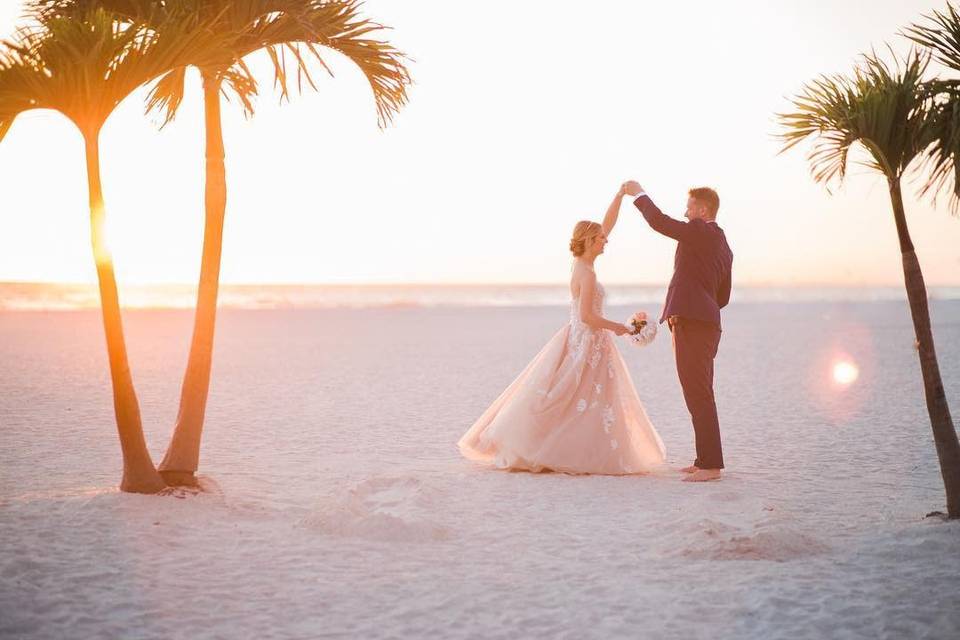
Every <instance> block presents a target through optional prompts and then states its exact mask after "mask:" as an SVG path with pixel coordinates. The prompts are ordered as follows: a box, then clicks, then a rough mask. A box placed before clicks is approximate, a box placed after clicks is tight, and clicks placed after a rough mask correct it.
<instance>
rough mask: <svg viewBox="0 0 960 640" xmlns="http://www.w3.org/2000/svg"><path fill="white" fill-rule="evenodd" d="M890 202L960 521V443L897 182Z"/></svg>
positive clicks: (930, 409)
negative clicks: (948, 401)
mask: <svg viewBox="0 0 960 640" xmlns="http://www.w3.org/2000/svg"><path fill="white" fill-rule="evenodd" d="M890 199H891V201H892V203H893V217H894V220H895V222H896V225H897V237H898V238H899V240H900V253H901V254H902V255H903V279H904V284H905V285H906V288H907V300H908V301H909V303H910V314H911V315H912V316H913V328H914V331H915V332H916V337H917V349H918V351H919V354H920V372H921V374H922V375H923V390H924V394H925V395H926V400H927V413H928V414H929V415H930V425H931V427H932V428H933V441H934V443H935V444H936V448H937V458H938V459H939V461H940V474H941V475H942V476H943V484H944V488H945V490H946V494H947V515H948V516H949V517H951V518H960V442H958V440H957V432H956V430H955V429H954V426H953V420H952V419H951V417H950V408H949V407H948V406H947V396H946V394H945V393H944V391H943V381H942V380H941V378H940V366H939V365H938V364H937V353H936V351H935V350H934V345H933V331H932V330H931V328H930V311H929V309H928V307H927V287H926V285H925V284H924V281H923V273H922V272H921V271H920V262H919V261H918V260H917V254H916V252H915V251H914V248H913V241H912V240H911V239H910V232H909V230H908V229H907V218H906V215H905V213H904V210H903V195H902V194H901V192H900V182H899V180H895V179H892V180H890Z"/></svg>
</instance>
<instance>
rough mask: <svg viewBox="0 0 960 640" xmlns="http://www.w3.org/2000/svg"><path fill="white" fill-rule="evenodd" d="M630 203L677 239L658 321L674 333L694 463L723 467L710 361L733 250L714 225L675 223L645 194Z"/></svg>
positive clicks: (714, 352) (717, 338)
mask: <svg viewBox="0 0 960 640" xmlns="http://www.w3.org/2000/svg"><path fill="white" fill-rule="evenodd" d="M633 204H635V205H636V207H637V208H638V209H640V213H642V214H643V217H644V218H645V219H646V221H647V223H648V224H649V225H650V226H651V227H652V228H653V230H654V231H657V232H659V233H662V234H663V235H665V236H668V237H670V238H673V239H674V240H676V241H677V253H676V255H675V257H674V262H673V278H672V279H671V280H670V287H669V288H668V289H667V299H666V301H665V302H664V305H663V313H662V314H661V316H660V322H664V321H667V322H668V323H669V326H670V330H671V331H672V332H673V350H674V355H675V356H676V360H677V374H678V375H679V377H680V386H681V387H682V388H683V398H684V400H686V403H687V409H688V410H689V411H690V417H691V418H692V420H693V430H694V432H695V434H696V440H697V459H696V461H695V462H694V464H695V465H696V466H697V467H699V468H700V469H722V468H723V447H722V446H721V444H720V421H719V420H718V418H717V403H716V400H715V399H714V395H713V359H714V358H715V357H716V356H717V347H718V346H719V345H720V309H722V308H723V307H725V306H726V305H727V302H729V301H730V274H731V271H732V268H733V252H732V251H730V246H729V245H728V244H727V238H726V236H725V235H724V233H723V229H721V228H720V227H719V226H717V223H716V222H705V221H703V220H691V221H690V222H681V221H680V220H674V219H673V218H671V217H669V216H666V215H664V214H663V212H662V211H660V209H659V208H657V205H655V204H654V203H653V200H651V199H650V197H649V196H647V195H646V194H641V195H640V197H639V198H637V199H636V200H634V202H633Z"/></svg>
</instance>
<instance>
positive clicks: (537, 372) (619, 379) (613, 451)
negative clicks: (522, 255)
mask: <svg viewBox="0 0 960 640" xmlns="http://www.w3.org/2000/svg"><path fill="white" fill-rule="evenodd" d="M595 291H596V293H595V295H594V300H593V305H594V311H596V312H597V313H598V314H600V313H602V310H603V298H604V295H605V293H604V289H603V286H602V285H600V284H599V283H598V284H597V286H596V289H595ZM613 337H614V334H613V333H611V332H609V331H607V330H605V329H598V330H594V329H591V328H590V327H588V326H587V325H586V324H584V323H583V322H582V321H581V320H580V304H579V301H578V300H573V302H572V305H571V309H570V322H569V323H568V324H567V325H566V326H565V327H564V328H563V329H561V330H560V331H558V332H557V333H556V334H555V335H554V336H553V338H551V339H550V342H548V343H547V345H546V346H545V347H544V348H543V349H542V350H541V351H540V353H538V354H537V356H536V357H535V358H534V359H533V361H532V362H531V363H530V364H529V365H527V367H526V369H524V370H523V373H521V374H520V376H519V377H518V378H517V379H516V380H514V381H513V383H511V384H510V386H509V387H507V389H506V391H504V392H503V393H502V394H501V395H500V397H499V398H497V399H496V401H494V403H493V404H492V405H490V407H489V408H488V409H487V410H486V411H485V412H484V413H483V415H481V416H480V419H479V420H477V421H476V423H474V425H473V426H472V427H470V429H469V430H468V431H467V432H466V433H465V434H464V436H463V437H462V438H461V439H460V442H459V443H458V446H459V447H460V452H461V453H462V454H463V455H464V456H465V457H467V458H469V459H470V460H475V461H478V462H483V463H488V464H493V465H494V466H496V467H499V468H501V469H516V470H524V471H544V470H552V471H561V472H564V473H594V474H609V475H622V474H631V473H644V472H647V471H650V470H652V469H653V468H654V467H656V466H657V465H659V464H662V463H663V461H664V455H665V451H664V448H663V441H662V440H661V439H660V436H659V434H657V431H656V429H654V428H653V425H652V424H651V423H650V419H649V418H648V417H647V413H646V411H644V409H643V404H641V402H640V398H639V397H637V391H636V389H635V388H634V386H633V380H631V378H630V372H629V371H627V367H626V364H625V363H624V361H623V357H622V356H621V355H620V352H619V351H617V348H616V346H615V345H614V344H613Z"/></svg>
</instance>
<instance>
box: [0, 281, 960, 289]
mask: <svg viewBox="0 0 960 640" xmlns="http://www.w3.org/2000/svg"><path fill="white" fill-rule="evenodd" d="M117 284H118V285H119V286H121V287H123V286H132V287H196V286H197V285H198V282H197V281H189V282H187V281H170V282H122V281H121V282H118V283H117ZM219 284H220V286H227V287H404V286H407V287H409V286H419V287H556V286H563V285H566V284H567V282H565V281H562V280H558V281H552V282H549V281H539V282H537V281H529V282H518V281H508V282H504V281H496V280H487V281H480V280H474V281H469V280H467V281H449V282H445V281H429V280H419V281H397V280H393V281H309V282H298V281H286V282H283V281H271V282H220V283H219ZM604 284H606V285H607V286H626V287H647V288H665V287H666V286H667V284H668V283H667V282H659V283H657V282H639V281H607V282H605V283H604ZM22 285H28V286H42V285H52V286H89V287H96V286H97V282H96V281H95V280H94V281H81V280H0V286H22ZM903 286H904V285H903V283H902V282H901V283H882V282H817V281H810V282H777V281H769V282H759V281H755V282H741V283H736V282H735V283H734V287H735V288H750V289H762V288H785V289H812V288H817V289H850V288H872V289H881V288H901V287H903ZM927 287H928V288H931V287H942V288H960V281H958V282H956V283H927Z"/></svg>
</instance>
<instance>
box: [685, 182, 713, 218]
mask: <svg viewBox="0 0 960 640" xmlns="http://www.w3.org/2000/svg"><path fill="white" fill-rule="evenodd" d="M687 194H688V195H689V196H690V197H691V198H693V199H694V200H696V201H697V202H702V203H703V204H705V205H707V211H709V212H710V217H711V218H716V217H717V211H719V210H720V196H718V195H717V192H716V191H714V190H713V189H711V188H710V187H695V188H693V189H690V191H688V192H687Z"/></svg>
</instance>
